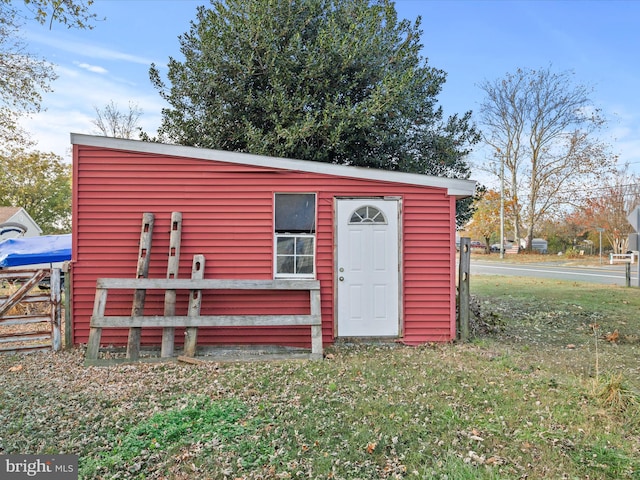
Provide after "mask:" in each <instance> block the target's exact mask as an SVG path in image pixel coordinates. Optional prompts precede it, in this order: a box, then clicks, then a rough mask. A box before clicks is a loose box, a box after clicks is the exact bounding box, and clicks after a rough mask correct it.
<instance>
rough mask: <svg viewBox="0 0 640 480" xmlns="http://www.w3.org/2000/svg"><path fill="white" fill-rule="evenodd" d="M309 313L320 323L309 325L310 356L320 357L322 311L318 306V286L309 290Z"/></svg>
mask: <svg viewBox="0 0 640 480" xmlns="http://www.w3.org/2000/svg"><path fill="white" fill-rule="evenodd" d="M309 295H310V297H311V298H310V299H309V301H310V303H311V315H312V316H314V317H317V318H319V319H320V325H311V356H312V358H316V359H322V312H321V308H320V306H321V305H320V288H318V289H317V290H309Z"/></svg>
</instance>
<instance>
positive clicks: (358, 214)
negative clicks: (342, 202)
mask: <svg viewBox="0 0 640 480" xmlns="http://www.w3.org/2000/svg"><path fill="white" fill-rule="evenodd" d="M356 223H378V224H386V223H387V217H385V216H384V213H382V212H381V211H380V210H379V209H377V208H376V207H373V206H371V205H364V206H362V207H359V208H358V209H356V210H355V211H354V212H353V213H352V214H351V218H350V219H349V224H356Z"/></svg>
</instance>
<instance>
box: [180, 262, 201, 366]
mask: <svg viewBox="0 0 640 480" xmlns="http://www.w3.org/2000/svg"><path fill="white" fill-rule="evenodd" d="M204 263H205V262H204V255H194V256H193V267H192V269H191V278H192V279H193V280H202V279H203V278H204ZM201 305H202V292H201V291H200V290H191V293H190V294H189V313H188V315H189V317H198V316H200V306H201ZM197 339H198V327H187V329H186V330H185V332H184V355H185V356H186V357H194V356H195V354H196V343H197Z"/></svg>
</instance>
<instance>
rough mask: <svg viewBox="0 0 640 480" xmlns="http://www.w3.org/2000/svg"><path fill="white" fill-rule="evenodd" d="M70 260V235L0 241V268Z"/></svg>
mask: <svg viewBox="0 0 640 480" xmlns="http://www.w3.org/2000/svg"><path fill="white" fill-rule="evenodd" d="M67 260H71V234H69V235H42V236H40V237H18V238H8V239H7V240H4V241H0V268H4V267H19V266H21V265H37V264H40V263H56V262H65V261H67Z"/></svg>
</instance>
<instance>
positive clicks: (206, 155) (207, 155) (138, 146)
mask: <svg viewBox="0 0 640 480" xmlns="http://www.w3.org/2000/svg"><path fill="white" fill-rule="evenodd" d="M71 144H72V145H85V146H88V147H101V148H107V149H111V150H124V151H129V152H139V153H148V154H155V155H168V156H173V157H185V158H195V159H200V160H212V161H217V162H227V163H234V164H241V165H251V166H256V167H266V168H275V169H280V170H289V171H299V172H309V173H320V174H324V175H334V176H340V177H349V178H358V179H366V180H377V181H381V182H393V183H405V184H409V185H421V186H425V187H436V188H445V189H446V190H447V194H448V195H451V196H454V197H456V198H465V197H470V196H472V195H473V194H474V193H475V188H476V182H475V181H474V180H460V179H454V178H446V177H436V176H432V175H421V174H417V173H404V172H396V171H389V170H379V169H375V168H364V167H354V166H348V165H334V164H331V163H324V162H312V161H309V160H295V159H291V158H280V157H269V156H265V155H253V154H249V153H239V152H227V151H224V150H213V149H207V148H198V147H187V146H184V145H172V144H166V143H156V142H143V141H140V140H127V139H121V138H112V137H104V136H96V135H84V134H79V133H72V134H71Z"/></svg>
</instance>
